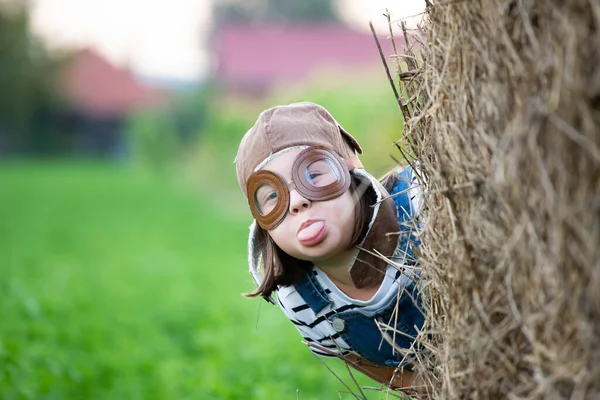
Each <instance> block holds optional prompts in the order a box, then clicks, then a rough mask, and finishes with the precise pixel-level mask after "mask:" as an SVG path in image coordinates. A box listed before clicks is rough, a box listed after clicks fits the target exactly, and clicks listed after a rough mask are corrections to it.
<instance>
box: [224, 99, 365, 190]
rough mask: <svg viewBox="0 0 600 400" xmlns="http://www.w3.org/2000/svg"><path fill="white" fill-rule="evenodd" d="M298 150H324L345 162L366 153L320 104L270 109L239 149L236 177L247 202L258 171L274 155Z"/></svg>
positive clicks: (300, 104) (291, 105) (245, 137)
mask: <svg viewBox="0 0 600 400" xmlns="http://www.w3.org/2000/svg"><path fill="white" fill-rule="evenodd" d="M294 146H322V147H324V148H327V149H330V150H333V151H335V152H336V153H337V154H338V155H339V156H340V157H342V158H343V159H344V160H345V159H350V158H356V153H359V154H361V153H362V149H361V147H360V145H359V144H358V142H357V141H356V139H354V138H353V137H352V136H351V135H350V134H349V133H348V132H346V131H345V130H344V128H342V127H341V126H340V124H338V122H337V121H336V120H335V118H333V116H332V115H331V114H330V113H329V111H327V110H326V109H324V108H323V107H321V106H319V105H317V104H314V103H310V102H302V103H293V104H290V105H286V106H277V107H273V108H269V109H268V110H265V111H263V112H262V113H261V114H260V116H259V117H258V120H257V121H256V123H255V124H254V126H253V127H252V128H250V130H249V131H248V132H247V133H246V135H245V136H244V137H243V139H242V142H241V143H240V147H239V149H238V153H237V157H236V161H235V163H236V173H237V179H238V183H239V185H240V188H241V189H242V191H243V192H244V194H245V195H246V198H247V197H248V192H247V188H246V182H247V181H248V178H249V177H250V175H252V173H253V172H254V170H255V169H256V167H257V166H258V165H259V164H260V163H262V162H263V161H264V160H265V159H267V158H268V157H269V156H270V155H272V154H275V153H277V152H278V151H280V150H283V149H286V148H288V147H294Z"/></svg>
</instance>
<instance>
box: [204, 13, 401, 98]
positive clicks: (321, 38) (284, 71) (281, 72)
mask: <svg viewBox="0 0 600 400" xmlns="http://www.w3.org/2000/svg"><path fill="white" fill-rule="evenodd" d="M379 41H380V42H381V45H382V47H383V52H384V54H385V55H386V56H389V55H390V54H392V50H391V48H392V47H391V42H390V40H388V39H386V37H385V36H379ZM403 43H404V41H403V40H400V38H398V40H397V44H398V45H401V44H403ZM214 50H215V55H216V58H217V63H218V64H217V71H216V78H217V79H218V80H219V81H221V82H223V83H225V84H227V85H230V86H238V87H255V88H258V87H264V86H269V85H271V84H276V83H280V82H286V81H290V80H296V79H301V78H304V77H306V76H308V75H309V74H310V73H311V72H313V71H314V70H315V69H318V68H322V67H325V66H335V67H340V68H346V69H348V68H360V67H366V66H369V65H381V59H380V55H379V52H378V50H377V45H376V44H375V40H374V38H373V36H372V35H371V34H368V33H363V32H359V31H356V30H352V29H350V28H348V27H346V26H344V25H338V24H308V23H306V24H297V23H295V24H268V25H230V26H227V27H224V28H222V29H221V30H220V31H218V33H217V35H216V38H215V43H214ZM388 60H389V58H388ZM388 62H389V61H388Z"/></svg>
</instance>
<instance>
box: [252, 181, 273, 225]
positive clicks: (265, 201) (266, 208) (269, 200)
mask: <svg viewBox="0 0 600 400" xmlns="http://www.w3.org/2000/svg"><path fill="white" fill-rule="evenodd" d="M278 200H279V196H278V194H277V190H276V189H275V187H274V186H273V185H270V184H263V185H260V186H259V187H258V189H256V192H254V205H255V206H256V210H257V211H258V213H259V214H260V215H262V216H263V217H264V216H265V215H269V213H271V212H272V211H273V209H275V206H277V202H278Z"/></svg>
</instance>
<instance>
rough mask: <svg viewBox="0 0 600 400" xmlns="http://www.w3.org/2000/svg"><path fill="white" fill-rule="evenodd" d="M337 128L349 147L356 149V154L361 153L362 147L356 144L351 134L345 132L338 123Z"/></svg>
mask: <svg viewBox="0 0 600 400" xmlns="http://www.w3.org/2000/svg"><path fill="white" fill-rule="evenodd" d="M338 128H339V130H340V133H341V134H342V137H343V138H344V139H345V140H346V142H347V143H348V144H349V145H350V147H352V148H353V149H354V150H356V152H357V153H358V154H362V147H360V144H358V142H357V141H356V139H354V137H352V135H351V134H349V133H348V132H346V130H345V129H344V128H343V127H342V126H341V125H340V124H338Z"/></svg>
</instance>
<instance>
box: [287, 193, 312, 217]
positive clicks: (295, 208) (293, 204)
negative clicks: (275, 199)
mask: <svg viewBox="0 0 600 400" xmlns="http://www.w3.org/2000/svg"><path fill="white" fill-rule="evenodd" d="M310 205H311V202H310V200H308V199H307V198H305V197H304V196H302V195H301V194H300V193H298V191H297V190H296V189H293V190H291V191H290V210H289V211H290V214H293V215H296V214H298V213H299V212H300V210H305V209H308V208H310Z"/></svg>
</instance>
